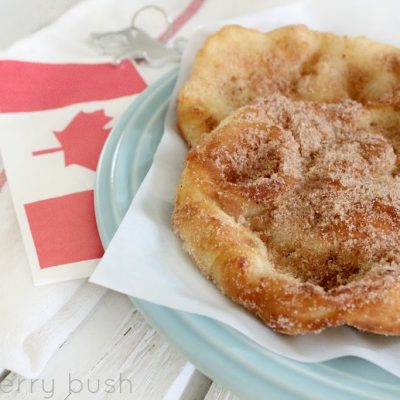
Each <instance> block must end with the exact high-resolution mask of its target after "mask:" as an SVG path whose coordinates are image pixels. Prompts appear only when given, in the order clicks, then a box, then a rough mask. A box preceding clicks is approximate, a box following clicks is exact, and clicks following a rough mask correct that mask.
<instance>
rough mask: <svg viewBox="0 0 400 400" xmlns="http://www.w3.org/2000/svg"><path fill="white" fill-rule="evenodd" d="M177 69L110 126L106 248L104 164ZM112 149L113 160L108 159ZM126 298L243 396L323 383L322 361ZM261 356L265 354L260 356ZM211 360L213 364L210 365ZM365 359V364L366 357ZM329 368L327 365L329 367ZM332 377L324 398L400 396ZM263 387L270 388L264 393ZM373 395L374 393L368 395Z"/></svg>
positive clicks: (100, 184)
mask: <svg viewBox="0 0 400 400" xmlns="http://www.w3.org/2000/svg"><path fill="white" fill-rule="evenodd" d="M177 73H178V70H177V69H174V70H172V71H171V72H169V73H167V74H166V75H164V76H163V77H162V78H160V79H159V80H158V81H157V82H156V83H154V84H152V85H150V86H149V87H148V88H147V89H146V90H145V91H144V92H142V93H141V94H140V95H138V96H137V97H136V98H135V99H134V100H133V102H132V103H131V104H130V106H129V107H128V108H127V109H126V110H125V112H124V113H123V114H122V116H121V117H120V119H119V120H118V121H117V124H116V125H115V126H114V127H113V129H112V130H111V132H110V134H109V137H108V139H107V141H106V143H105V145H104V147H103V151H102V153H101V155H100V158H99V163H98V168H97V175H96V183H95V191H94V202H95V216H96V222H97V225H98V230H99V235H100V239H101V241H102V243H103V246H104V248H106V247H107V246H108V243H109V242H110V240H111V238H112V236H113V234H114V232H110V231H112V230H113V229H114V231H115V230H116V229H117V227H118V225H119V222H120V221H119V222H118V221H116V220H115V219H114V221H112V222H111V223H110V222H109V220H110V218H106V216H107V210H105V209H104V201H105V198H104V196H107V193H106V194H105V191H104V185H105V184H106V183H109V182H110V180H112V176H110V174H111V171H107V168H109V166H110V165H111V163H112V162H113V160H114V159H115V157H116V154H115V153H116V151H115V150H116V149H115V148H113V146H114V145H115V143H118V142H119V141H120V140H121V137H122V136H123V135H124V134H129V132H128V133H126V131H125V128H126V126H127V124H128V123H129V122H130V121H131V120H132V119H133V118H134V117H135V113H137V109H138V108H139V109H140V104H141V103H142V102H143V101H144V100H145V99H146V98H148V97H149V96H152V95H157V91H158V90H159V88H160V87H161V86H162V87H164V86H166V85H167V86H168V85H169V84H171V86H172V87H174V86H175V81H176V77H177ZM166 82H167V83H166ZM171 93H172V90H171V91H170V94H169V95H168V97H170V95H171ZM163 100H166V98H165V97H164V98H163ZM113 150H114V151H113ZM110 153H111V160H109V158H110ZM108 217H109V216H108ZM112 223H114V226H111V225H110V224H112ZM130 299H131V301H132V302H133V303H134V305H135V306H136V307H137V308H138V309H139V311H140V312H141V313H142V314H143V316H144V317H145V319H146V320H147V321H148V322H149V323H150V324H151V325H152V326H154V327H155V328H156V330H157V331H158V332H159V333H161V334H162V336H164V337H165V338H166V339H167V341H168V342H170V343H173V344H174V346H175V347H177V348H178V349H179V350H180V351H181V352H183V353H184V354H185V355H186V356H187V357H188V358H189V359H190V360H191V361H192V362H193V363H194V364H195V365H196V367H197V368H198V369H199V370H201V371H202V372H203V373H205V374H206V375H211V376H212V378H213V379H215V380H216V381H217V382H219V383H221V384H223V385H224V386H225V387H227V388H229V389H231V390H232V391H233V392H234V393H235V394H238V395H240V396H243V398H249V397H250V398H251V399H258V398H260V399H262V398H265V394H266V393H268V395H270V396H279V398H280V399H285V398H288V399H289V398H296V399H302V398H304V399H306V398H311V397H314V396H315V394H316V393H315V390H314V389H313V390H309V389H311V386H314V387H315V386H321V382H317V381H316V380H315V378H316V377H315V375H319V376H318V377H317V378H318V379H319V380H321V379H322V377H321V376H320V374H321V373H320V372H319V373H316V372H315V371H314V368H313V366H315V365H319V366H321V365H324V367H327V365H326V363H313V364H312V363H302V362H299V361H294V360H291V359H288V358H285V357H283V356H280V355H277V354H275V353H272V352H270V351H268V350H266V349H264V348H263V347H262V346H260V345H258V344H257V343H255V342H253V341H251V340H250V339H249V338H247V337H245V336H244V335H242V334H240V333H239V332H237V331H234V330H233V329H232V328H230V327H228V326H226V325H223V324H221V323H219V322H217V321H214V320H211V319H210V318H207V317H204V316H200V315H195V314H190V313H187V312H182V311H178V310H174V309H171V308H167V307H164V306H160V305H156V304H154V303H150V302H147V301H144V300H139V299H133V298H130ZM171 325H173V328H171ZM200 326H202V328H203V329H202V330H201V329H200V331H199V327H200ZM221 329H222V332H223V333H225V336H226V334H227V332H230V333H229V334H228V336H229V338H228V339H230V346H232V348H234V349H235V350H236V351H237V352H238V353H237V354H236V355H235V354H232V352H231V353H230V354H227V352H226V351H225V352H221V347H220V346H221V344H220V343H219V341H218V340H217V337H218V335H220V334H221ZM204 330H206V331H207V332H208V335H204V333H205V332H204ZM177 333H179V335H176V334H177ZM178 336H179V337H178ZM238 338H239V339H238ZM226 339H227V338H226V337H225V340H224V344H225V343H226ZM246 341H247V342H246ZM250 342H251V343H250ZM243 343H245V350H246V353H247V362H246V363H244V364H247V366H246V368H247V369H246V368H243V365H242V368H240V364H239V365H238V364H235V362H238V361H239V362H240V361H242V364H243V348H242V349H241V346H243ZM199 349H202V351H199ZM210 350H211V351H210ZM238 354H239V355H241V356H242V359H240V358H239V359H238V357H239V355H238ZM260 357H264V359H262V360H260ZM348 358H349V357H348ZM227 360H228V361H227ZM266 360H267V365H264V366H263V370H264V368H267V367H273V368H272V371H269V374H268V375H265V374H260V370H259V369H260V368H258V370H257V368H255V365H254V364H252V362H255V363H256V365H259V363H260V362H264V363H265V361H266ZM210 361H212V364H215V365H212V366H210ZM251 361H252V362H251ZM363 361H364V362H366V363H369V362H368V361H366V360H363ZM257 363H258V364H257ZM249 364H251V365H249ZM370 364H371V363H370ZM371 365H374V364H371ZM374 367H376V368H379V367H378V366H376V365H374ZM290 368H291V369H292V371H291V376H290V379H291V383H293V382H294V381H298V380H299V379H301V386H302V390H301V391H298V390H296V391H294V390H293V387H292V386H293V385H292V384H291V385H288V384H287V376H286V377H285V376H284V375H285V372H286V373H287V371H288V369H290ZM299 368H300V369H301V374H300V375H301V376H300V378H299V376H295V375H296V373H297V374H298V372H299V371H298V369H299ZM327 368H328V369H329V368H330V367H327ZM379 369H380V368H379ZM333 370H334V369H332V368H330V371H329V372H334V371H333ZM306 371H307V372H306ZM257 373H258V375H257ZM282 373H283V375H282ZM389 374H390V373H389ZM282 378H283V379H282ZM335 379H336V380H335V381H333V379H331V380H330V381H329V382H325V384H324V385H323V390H324V396H325V398H328V397H327V396H332V399H333V398H337V396H342V398H345V397H343V396H346V395H347V396H348V395H350V394H351V396H352V397H351V398H352V399H374V398H376V395H379V396H381V395H382V392H379V393H377V392H376V390H383V391H384V393H383V394H384V395H386V396H387V397H386V398H399V397H400V389H399V390H394V388H393V385H389V384H385V383H381V382H376V385H372V384H371V382H367V381H365V380H363V379H362V382H361V383H360V385H361V384H362V385H365V386H366V387H365V388H364V389H365V390H363V391H360V389H359V388H355V387H352V388H351V387H349V386H347V384H346V379H347V380H348V378H347V377H342V378H340V377H338V376H336V377H335ZM243 380H245V381H246V382H247V383H248V385H243ZM249 383H250V384H249ZM265 390H268V392H265ZM371 395H372V396H375V397H371ZM288 396H289V397H288ZM388 396H391V397H388Z"/></svg>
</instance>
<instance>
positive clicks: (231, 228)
mask: <svg viewBox="0 0 400 400" xmlns="http://www.w3.org/2000/svg"><path fill="white" fill-rule="evenodd" d="M399 151H400V113H399V112H398V111H396V109H395V107H394V106H392V105H384V104H382V103H380V104H378V105H373V104H369V105H367V106H365V105H362V104H361V103H358V102H355V101H353V100H345V101H343V102H340V103H337V104H323V103H316V102H303V101H299V100H292V99H288V98H286V97H284V96H282V95H278V94H276V95H272V96H270V97H269V98H264V99H261V98H260V99H258V101H257V102H255V103H253V104H251V105H248V106H245V107H242V108H240V109H238V110H237V111H235V112H234V113H233V114H232V115H230V116H229V117H228V118H227V119H225V120H224V121H223V122H222V123H221V124H220V125H219V127H218V128H216V129H215V130H214V131H213V132H212V135H208V136H207V137H206V138H205V139H204V140H202V141H201V142H200V143H199V144H198V145H196V146H194V148H193V149H192V150H191V151H189V153H188V157H187V161H186V166H185V169H184V172H183V175H182V178H181V182H180V185H179V187H178V191H177V196H176V204H175V210H174V214H173V225H174V229H175V231H176V232H177V233H178V234H179V236H180V237H181V238H182V240H183V243H184V248H185V250H186V251H187V252H188V253H189V254H190V255H191V257H192V258H193V259H194V260H195V262H196V264H197V265H198V267H199V268H200V270H201V271H202V273H203V274H204V275H205V276H206V277H207V278H209V279H210V280H212V281H213V282H214V284H215V285H216V286H217V287H218V288H219V289H220V290H221V291H222V292H223V293H224V294H225V295H226V296H228V297H230V298H231V299H232V300H233V301H234V302H236V303H239V304H241V305H242V306H244V307H245V308H246V309H248V310H249V311H250V312H251V313H253V314H255V315H256V316H257V317H258V318H260V319H261V320H262V321H263V322H264V323H265V324H266V325H268V326H269V327H271V328H273V329H274V330H276V331H278V332H281V333H285V334H289V335H295V334H303V333H307V332H318V331H321V330H322V329H325V328H327V327H335V326H340V325H349V326H353V327H356V328H358V329H360V330H364V331H370V332H375V333H379V334H386V335H398V334H400V246H399V245H400V176H399V165H400V164H399V159H398V154H399Z"/></svg>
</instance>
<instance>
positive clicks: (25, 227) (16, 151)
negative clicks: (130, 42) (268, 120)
mask: <svg viewBox="0 0 400 400" xmlns="http://www.w3.org/2000/svg"><path fill="white" fill-rule="evenodd" d="M277 2H279V3H281V2H282V1H280V0H271V1H270V3H277ZM151 4H153V5H158V6H160V7H161V8H163V9H164V10H165V11H166V12H167V13H168V15H169V16H170V17H171V19H172V26H171V29H169V30H168V31H165V26H163V21H158V22H154V21H153V20H152V22H149V21H146V18H145V16H143V19H142V21H141V27H148V28H149V32H150V33H152V34H155V35H158V36H159V37H160V39H161V40H163V41H164V42H167V41H169V40H173V39H174V38H175V37H177V36H186V35H188V34H189V33H190V31H191V30H192V29H193V28H194V27H195V26H197V25H199V24H202V23H208V22H210V21H212V20H216V19H223V18H230V17H234V16H238V15H242V14H245V13H250V12H256V11H258V10H260V9H262V8H265V2H264V1H263V0H257V1H253V2H248V1H245V0H235V1H233V2H230V4H229V7H228V6H227V3H226V2H225V1H222V0H184V1H182V0H164V1H162V0H152V1H151ZM145 5H149V2H148V1H146V0H134V1H132V0H118V1H116V0H86V1H83V2H81V3H80V4H78V5H77V6H75V7H73V8H72V9H70V10H69V11H68V12H67V13H65V14H64V15H63V16H62V17H61V18H60V19H58V20H57V21H56V22H55V23H53V24H52V25H50V26H48V27H46V28H43V29H42V30H40V31H38V32H36V33H35V34H33V35H32V36H30V37H29V38H26V39H24V40H22V41H20V42H18V43H16V44H15V45H14V46H13V47H11V48H9V49H7V50H6V51H3V52H1V53H0V150H1V154H2V158H3V161H2V162H1V163H0V216H1V224H0V252H1V258H0V294H1V301H0V315H1V319H0V367H2V368H5V369H10V370H13V371H16V372H18V373H20V374H22V375H24V376H27V377H34V376H36V375H38V374H39V373H40V371H41V370H42V369H43V367H44V365H45V363H46V362H47V360H48V359H49V358H50V357H51V355H52V354H53V353H54V352H55V351H56V349H57V348H58V347H59V345H60V344H61V343H62V342H63V341H65V339H66V338H67V337H68V335H69V334H70V333H71V332H72V331H73V330H74V329H75V328H76V327H77V326H78V325H79V323H80V322H81V321H82V320H83V319H84V318H85V317H86V316H87V314H88V313H89V312H90V310H91V309H92V308H93V307H94V306H95V305H96V303H97V302H98V301H99V299H100V298H101V297H102V296H103V294H104V293H105V289H103V288H100V287H97V286H95V285H91V284H88V283H87V282H86V280H84V279H75V278H83V277H86V276H88V275H90V273H91V271H92V270H93V268H94V267H95V266H96V264H97V262H98V260H99V258H100V257H101V256H102V254H103V248H102V245H101V242H100V240H99V235H98V232H97V228H96V223H95V217H94V210H93V190H94V182H95V174H96V165H97V161H98V158H99V154H100V152H101V149H102V146H103V145H104V142H105V140H106V139H107V136H108V135H109V133H110V130H111V129H112V127H113V126H114V125H115V123H116V121H117V120H118V118H119V117H120V115H121V114H122V113H123V111H124V110H125V109H126V107H127V106H128V105H129V104H130V103H131V102H132V100H133V99H134V98H135V96H137V95H138V94H139V93H140V92H142V91H143V90H145V88H146V87H147V86H149V85H150V84H152V83H153V82H154V81H155V80H156V79H158V78H159V77H161V76H162V75H163V74H164V73H166V72H167V71H168V70H170V69H171V68H173V67H174V66H173V65H171V64H167V65H165V66H164V67H162V68H149V67H148V66H147V65H146V64H145V63H140V64H137V63H134V62H131V61H128V60H127V61H124V62H122V63H121V64H120V65H118V66H114V65H112V64H111V63H110V61H111V60H110V58H109V57H107V56H105V55H100V54H99V53H98V52H97V50H96V49H94V47H93V46H92V45H91V43H90V42H89V40H88V38H89V35H90V34H91V33H93V32H102V31H113V30H120V29H122V28H125V27H127V26H128V25H129V24H130V20H131V17H132V15H133V14H134V12H135V11H136V10H138V9H140V8H141V7H143V6H145ZM11 198H12V201H13V205H14V207H13V206H12V202H11ZM31 271H32V273H33V281H34V282H35V284H37V285H41V286H34V285H33V284H32V274H31ZM72 279H74V280H72ZM61 281H64V282H61ZM55 282H59V283H55ZM45 283H52V284H51V285H45V286H43V284H45Z"/></svg>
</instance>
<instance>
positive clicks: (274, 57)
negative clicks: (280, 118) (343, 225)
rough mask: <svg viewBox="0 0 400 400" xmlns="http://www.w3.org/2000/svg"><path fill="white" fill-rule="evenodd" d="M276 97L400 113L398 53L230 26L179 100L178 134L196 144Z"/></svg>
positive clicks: (297, 30) (361, 41)
mask: <svg viewBox="0 0 400 400" xmlns="http://www.w3.org/2000/svg"><path fill="white" fill-rule="evenodd" d="M274 93H279V94H283V95H285V96H287V97H290V98H294V99H297V100H310V101H315V102H328V103H334V102H340V101H343V100H345V99H353V100H356V101H358V102H361V103H363V104H365V103H366V102H368V101H374V102H376V101H379V102H380V101H382V102H384V103H390V104H394V105H396V106H397V107H400V50H399V49H397V48H395V47H392V46H389V45H386V44H382V43H377V42H374V41H372V40H370V39H367V38H365V37H347V36H338V35H335V34H331V33H322V32H315V31H312V30H309V29H308V28H307V27H305V26H302V25H292V26H286V27H283V28H280V29H276V30H274V31H272V32H269V33H266V34H264V33H261V32H258V31H256V30H253V29H247V28H244V27H241V26H237V25H232V26H226V27H224V28H222V29H221V30H220V31H218V32H217V33H215V34H213V35H212V36H210V37H209V38H208V40H207V41H206V43H205V45H204V46H203V48H202V49H201V50H200V51H199V53H198V54H197V57H196V60H195V62H194V65H193V69H192V72H191V75H190V78H189V80H188V81H187V82H186V83H185V84H184V85H183V87H182V88H181V90H180V93H179V96H178V105H177V121H178V127H179V130H180V132H181V134H182V135H183V137H184V138H185V140H186V141H187V142H188V144H189V145H192V144H194V143H196V142H198V141H199V140H200V138H201V137H202V136H203V135H206V134H207V133H209V132H211V131H212V130H213V129H214V128H215V127H216V126H218V124H219V123H220V122H221V121H222V120H223V119H224V118H225V117H226V116H228V115H229V114H231V113H232V112H233V111H234V110H236V109H237V108H239V107H241V106H243V105H246V104H249V103H251V102H252V101H253V100H255V99H256V98H257V97H259V96H262V97H266V96H269V95H271V94H274Z"/></svg>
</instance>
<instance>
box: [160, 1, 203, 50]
mask: <svg viewBox="0 0 400 400" xmlns="http://www.w3.org/2000/svg"><path fill="white" fill-rule="evenodd" d="M204 2H205V0H192V1H191V2H190V3H189V5H188V6H187V7H186V8H185V9H184V10H183V11H182V13H181V14H179V15H178V17H177V18H176V19H175V20H174V21H173V22H172V24H171V27H170V28H169V29H167V30H166V31H165V32H164V33H163V34H161V35H160V36H159V38H158V39H159V40H160V41H161V42H164V43H165V42H167V41H168V40H169V39H171V38H172V36H174V35H175V34H176V33H177V32H178V31H179V29H181V28H182V26H183V25H185V24H186V22H187V21H189V20H190V18H192V17H193V15H195V14H196V13H197V11H198V10H199V8H200V7H201V6H202V5H203V3H204Z"/></svg>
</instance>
